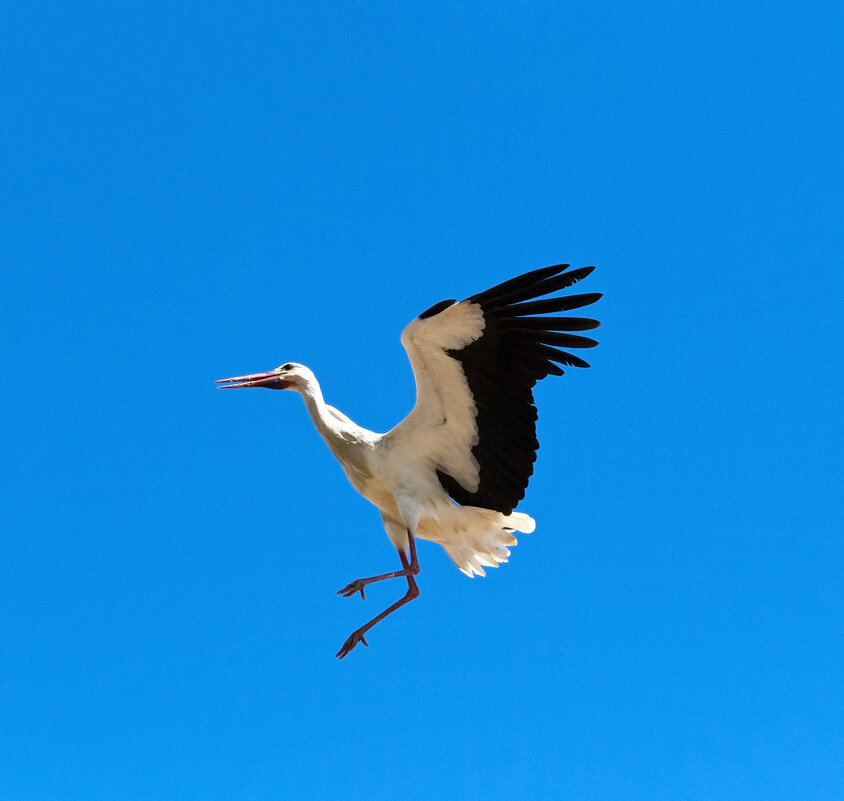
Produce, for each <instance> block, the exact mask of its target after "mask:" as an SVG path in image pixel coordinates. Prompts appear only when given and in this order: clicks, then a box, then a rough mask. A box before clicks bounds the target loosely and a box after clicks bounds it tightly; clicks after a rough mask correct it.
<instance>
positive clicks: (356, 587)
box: [337, 531, 419, 601]
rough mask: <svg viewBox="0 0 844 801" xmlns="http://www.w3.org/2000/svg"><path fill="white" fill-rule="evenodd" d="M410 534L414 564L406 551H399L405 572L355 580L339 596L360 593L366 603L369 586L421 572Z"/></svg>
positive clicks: (339, 591)
mask: <svg viewBox="0 0 844 801" xmlns="http://www.w3.org/2000/svg"><path fill="white" fill-rule="evenodd" d="M407 534H408V542H409V544H410V552H411V554H412V558H413V561H412V564H411V562H410V561H408V558H407V556H406V555H405V553H404V551H401V550H400V551H399V559H401V563H402V567H403V568H404V569H403V570H394V571H393V572H392V573H382V574H381V575H380V576H370V577H369V578H360V579H355V580H354V581H353V582H352V583H351V584H348V585H347V586H345V587H343V589H342V590H337V594H338V595H342V596H343V597H344V598H351V597H352V596H353V595H354V594H355V593H357V592H359V593H360V597H361V598H362V599H363V600H364V601H365V600H366V595H365V594H364V592H363V590H364V587H366V585H367V584H373V583H374V582H376V581H384V579H391V578H400V577H401V576H415V575H416V574H417V573H418V572H419V564H418V563H417V561H416V542H415V541H414V539H413V535H412V534H411V533H410V531H408V532H407Z"/></svg>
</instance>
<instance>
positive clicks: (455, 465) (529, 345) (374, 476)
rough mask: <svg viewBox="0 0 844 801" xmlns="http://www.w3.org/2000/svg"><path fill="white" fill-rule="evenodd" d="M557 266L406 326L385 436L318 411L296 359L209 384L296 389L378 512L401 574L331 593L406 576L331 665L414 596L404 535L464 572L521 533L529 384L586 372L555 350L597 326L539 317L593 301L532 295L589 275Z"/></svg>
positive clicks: (531, 432) (319, 398)
mask: <svg viewBox="0 0 844 801" xmlns="http://www.w3.org/2000/svg"><path fill="white" fill-rule="evenodd" d="M568 266H569V265H555V266H554V267H548V268H544V269H542V270H535V271H533V272H532V273H527V274H525V275H523V276H520V277H518V278H515V279H512V280H511V281H507V282H505V283H504V284H499V285H498V286H496V287H493V288H492V289H489V290H487V291H486V292H481V293H479V294H477V295H473V296H472V297H470V298H468V299H466V300H464V301H461V302H459V303H456V302H454V301H443V302H442V303H439V304H437V305H436V306H433V307H432V308H431V309H429V310H428V311H427V312H424V313H423V314H422V315H420V316H419V317H418V318H416V319H415V320H413V322H411V323H410V324H409V325H408V326H407V327H406V328H405V330H404V332H403V333H402V337H401V341H402V344H403V345H404V347H405V350H406V351H407V353H408V356H409V358H410V363H411V367H412V368H413V373H414V376H415V378H416V387H417V394H416V403H415V405H414V407H413V410H412V411H411V412H410V414H409V415H408V416H407V417H406V418H405V419H404V420H403V421H402V422H400V423H399V424H398V425H397V426H396V427H395V428H393V429H392V430H390V431H388V432H387V433H385V434H377V433H374V432H372V431H368V430H366V429H364V428H361V427H360V426H358V425H356V424H355V423H354V422H352V421H351V420H350V419H349V418H348V417H346V416H345V415H344V414H342V412H339V411H338V410H337V409H335V408H333V407H332V406H329V405H328V404H326V403H325V401H324V399H323V395H322V391H321V389H320V386H319V384H318V383H317V380H316V378H315V376H314V374H313V373H312V372H311V371H310V370H309V369H308V368H307V367H304V366H303V365H300V364H295V363H288V364H285V365H282V366H281V367H279V368H276V370H273V371H270V372H268V373H259V374H254V375H249V376H239V377H236V378H230V379H223V381H222V382H221V383H222V384H223V385H224V386H227V387H232V388H234V387H257V386H263V387H268V388H271V389H293V390H295V391H297V392H299V394H300V395H301V396H302V398H303V400H304V402H305V406H306V407H307V409H308V412H309V414H310V416H311V418H312V419H313V421H314V424H315V426H316V428H317V431H318V432H319V434H320V435H321V436H322V438H323V439H324V440H325V442H326V444H327V445H328V447H329V449H330V450H331V452H332V453H333V454H334V456H335V457H336V458H337V460H338V461H339V462H340V464H341V465H342V467H343V470H344V471H345V473H346V476H347V477H348V479H349V481H350V482H351V484H352V486H353V487H354V488H355V489H356V490H357V491H358V492H359V493H360V494H361V495H363V496H364V497H365V498H366V499H367V500H369V501H370V502H371V503H373V504H374V505H375V506H376V507H378V509H379V510H380V512H381V518H382V521H383V524H384V528H385V530H386V531H387V534H388V536H389V537H390V540H391V541H392V543H393V545H394V546H395V547H396V549H397V551H398V553H399V556H400V558H401V561H402V565H403V570H401V571H395V572H394V573H388V574H384V575H381V576H373V577H371V578H369V579H358V580H357V581H356V582H352V584H350V585H349V586H348V587H346V588H344V589H343V590H341V591H340V593H341V594H343V595H346V596H348V595H353V594H355V593H356V592H360V593H361V596H362V597H363V596H364V587H365V586H366V585H367V584H369V583H371V582H372V581H378V580H381V579H385V578H394V577H398V576H404V577H406V578H407V581H408V593H407V595H406V596H405V597H404V598H403V599H401V600H400V601H398V602H397V603H396V604H394V605H393V606H392V607H390V608H389V609H388V610H386V611H385V612H384V613H382V614H381V615H379V616H378V617H376V618H374V619H373V620H372V621H370V622H369V623H368V624H367V625H366V626H364V627H362V628H361V629H358V631H356V632H355V633H354V634H353V635H352V636H351V637H350V638H349V640H347V642H346V644H345V645H344V647H343V648H342V649H341V651H340V653H339V654H338V656H340V657H341V658H342V657H343V656H345V655H346V654H347V653H348V652H349V651H350V650H351V649H352V648H353V647H354V646H355V645H356V644H357V643H358V642H364V644H366V641H365V639H364V636H363V635H364V634H365V632H366V631H367V630H368V629H369V628H371V627H372V626H373V625H374V624H375V623H377V622H378V621H379V620H381V619H382V618H383V617H385V616H386V615H387V614H389V613H390V612H392V611H394V609H396V608H398V606H401V605H402V604H403V603H406V602H407V601H408V600H411V599H412V598H414V597H416V595H417V594H418V589H417V588H416V584H415V581H414V579H413V576H414V575H415V574H416V573H417V572H418V563H417V560H416V549H415V542H414V540H415V538H422V539H426V540H430V541H432V542H436V543H439V544H440V545H442V546H443V548H444V549H445V550H446V552H447V553H448V555H449V556H450V557H451V558H452V560H453V561H454V563H455V564H456V565H457V567H458V568H459V569H460V570H461V571H463V572H464V573H465V574H466V575H468V576H473V575H475V574H477V575H484V567H485V566H486V567H497V566H498V564H499V563H501V562H506V561H507V558H508V557H509V555H510V551H509V547H510V546H512V545H515V544H516V539H515V537H514V535H513V532H525V533H526V532H530V531H533V529H534V525H535V524H534V521H533V520H532V519H531V518H530V517H529V516H528V515H526V514H523V513H520V512H514V511H513V508H514V507H515V506H516V504H517V503H518V502H519V500H521V499H522V497H523V496H524V491H525V488H526V487H527V483H528V480H529V478H530V475H531V474H532V472H533V463H534V461H535V458H536V450H537V449H538V447H539V444H538V442H537V441H536V433H535V424H536V418H537V414H536V407H535V406H534V404H533V395H532V387H533V385H534V384H535V383H536V381H537V380H539V379H541V378H543V377H544V376H545V375H548V374H549V373H551V374H556V375H562V372H563V371H562V370H561V369H560V368H559V366H558V364H566V365H572V366H579V367H588V364H586V362H584V361H583V360H582V359H580V358H578V357H576V356H573V355H572V354H570V353H567V352H565V351H562V350H559V348H560V347H567V348H578V347H592V346H593V345H595V344H597V343H596V342H595V341H594V340H592V339H588V338H586V337H582V336H579V335H575V334H572V333H568V332H570V331H582V330H587V329H590V328H595V327H597V326H598V325H599V323H598V322H597V321H595V320H591V319H587V318H577V317H546V316H540V315H544V314H547V313H549V312H556V311H568V310H571V309H575V308H579V307H581V306H585V305H588V304H590V303H593V302H594V301H596V300H598V298H600V295H598V294H588V295H570V296H568V297H562V298H546V299H544V300H533V299H534V298H538V297H541V296H543V295H547V294H548V293H550V292H554V291H556V290H559V289H563V288H565V287H568V286H570V285H571V284H573V283H575V282H576V281H578V280H580V279H582V278H584V277H586V275H588V274H589V273H590V272H591V271H592V269H593V268H592V267H583V268H580V269H577V270H568ZM526 301H528V302H526ZM529 301H533V302H529ZM564 332H565V333H564Z"/></svg>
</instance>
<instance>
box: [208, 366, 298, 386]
mask: <svg viewBox="0 0 844 801" xmlns="http://www.w3.org/2000/svg"><path fill="white" fill-rule="evenodd" d="M217 383H218V384H220V387H219V389H245V388H247V387H266V388H267V389H287V387H289V386H291V384H292V383H293V382H292V381H285V380H284V379H283V378H281V377H280V376H279V374H278V371H277V370H270V371H269V372H266V373H252V375H236V376H234V377H233V378H221V379H220V380H219V381H217Z"/></svg>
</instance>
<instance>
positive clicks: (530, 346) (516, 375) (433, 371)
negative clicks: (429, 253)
mask: <svg viewBox="0 0 844 801" xmlns="http://www.w3.org/2000/svg"><path fill="white" fill-rule="evenodd" d="M569 266H570V265H568V264H558V265H554V266H552V267H545V268H543V269H541V270H534V271H533V272H529V273H526V274H524V275H521V276H519V277H518V278H513V279H512V280H510V281H505V282H504V283H503V284H499V285H498V286H494V287H492V289H488V290H486V291H485V292H480V293H478V294H476V295H472V296H471V297H470V298H467V299H466V300H463V301H461V302H460V303H456V302H455V301H453V300H447V301H443V302H442V303H438V304H437V305H436V306H433V307H431V308H430V309H428V311H426V312H424V313H423V314H421V315H420V316H419V317H418V318H417V319H416V320H414V321H413V322H412V323H410V325H408V326H407V328H405V330H404V332H403V333H402V337H401V341H402V344H403V345H404V347H405V350H406V351H407V354H408V356H409V357H410V364H411V366H412V368H413V374H414V376H415V378H416V405H415V406H414V408H413V410H412V411H411V413H410V414H409V415H408V417H407V418H406V419H405V420H404V421H402V422H401V423H400V424H399V425H398V426H396V428H394V429H393V431H391V432H390V433H389V434H388V435H387V436H388V437H394V438H395V439H396V440H403V442H404V443H405V444H406V445H409V446H410V447H411V449H412V450H413V451H414V452H415V453H417V454H425V456H426V457H427V458H428V459H430V460H431V462H432V464H433V466H434V467H435V469H436V470H437V475H438V477H439V480H440V483H441V485H442V486H443V488H444V489H445V490H446V492H448V494H449V495H450V496H451V497H452V498H453V499H454V500H455V501H457V503H460V504H463V505H471V506H480V507H483V508H486V509H494V510H496V511H499V512H502V513H504V514H510V512H511V511H512V510H513V508H514V507H515V506H516V505H517V504H518V502H519V501H520V500H521V499H522V498H523V497H524V494H525V489H526V487H527V485H528V481H529V479H530V476H531V475H532V473H533V464H534V462H535V461H536V451H537V449H538V448H539V443H538V442H537V440H536V419H537V411H536V406H535V405H534V402H533V392H532V389H533V385H534V384H535V383H536V382H537V381H538V380H540V379H542V378H544V377H545V376H546V375H549V374H550V375H562V374H563V370H562V368H561V367H560V366H559V365H561V364H562V365H566V366H571V367H589V365H588V364H587V363H586V362H585V361H584V360H583V359H581V358H580V357H578V356H575V355H573V354H572V353H569V352H568V349H570V348H591V347H594V346H595V345H597V344H598V343H597V342H596V341H595V340H594V339H589V338H588V337H584V336H580V335H578V334H573V333H571V332H572V331H585V330H589V329H592V328H597V327H598V326H599V325H600V323H599V322H598V321H597V320H593V319H590V318H583V317H553V316H551V317H549V316H545V315H549V314H552V315H553V314H555V313H557V312H567V311H571V310H573V309H579V308H581V307H582V306H588V305H589V304H591V303H594V302H595V301H596V300H598V299H599V298H600V297H601V295H600V294H598V293H590V294H584V295H569V296H567V297H556V298H543V296H545V295H548V294H550V293H553V292H557V291H559V290H562V289H565V288H567V287H570V286H572V285H573V284H575V283H577V282H578V281H580V280H582V279H583V278H585V277H586V276H587V275H589V274H590V273H591V272H592V270H594V269H595V268H594V267H580V268H577V269H574V270H570V269H569ZM539 298H542V299H539Z"/></svg>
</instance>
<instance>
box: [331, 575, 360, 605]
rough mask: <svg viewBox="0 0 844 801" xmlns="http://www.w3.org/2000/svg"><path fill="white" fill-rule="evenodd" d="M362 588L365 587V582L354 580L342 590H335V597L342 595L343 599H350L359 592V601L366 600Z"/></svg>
mask: <svg viewBox="0 0 844 801" xmlns="http://www.w3.org/2000/svg"><path fill="white" fill-rule="evenodd" d="M364 587H366V582H365V581H363V579H355V580H354V581H353V582H352V583H351V584H348V585H347V586H345V587H343V589H342V590H337V595H342V596H343V597H344V598H351V597H352V596H353V595H354V594H355V593H357V592H359V593H360V597H361V600H363V601H365V600H366V594H365V593H364Z"/></svg>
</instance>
